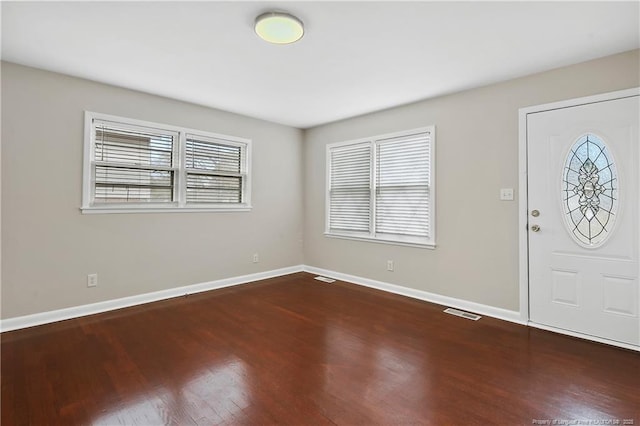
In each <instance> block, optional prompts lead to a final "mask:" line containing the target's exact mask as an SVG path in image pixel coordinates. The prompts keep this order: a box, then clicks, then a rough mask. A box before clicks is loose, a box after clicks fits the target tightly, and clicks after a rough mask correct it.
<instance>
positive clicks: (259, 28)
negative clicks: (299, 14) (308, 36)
mask: <svg viewBox="0 0 640 426" xmlns="http://www.w3.org/2000/svg"><path fill="white" fill-rule="evenodd" d="M255 30H256V34H258V36H260V38H261V39H263V40H265V41H268V42H269V43H274V44H289V43H294V42H296V41H298V40H300V39H301V38H302V36H303V35H304V27H303V25H302V21H301V20H299V19H298V18H296V17H295V16H293V15H290V14H288V13H284V12H267V13H263V14H262V15H260V16H258V17H257V18H256V24H255Z"/></svg>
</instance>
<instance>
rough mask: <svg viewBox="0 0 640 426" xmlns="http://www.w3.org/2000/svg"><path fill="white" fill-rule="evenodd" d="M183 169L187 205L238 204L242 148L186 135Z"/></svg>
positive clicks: (221, 141) (240, 187)
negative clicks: (184, 171) (185, 179)
mask: <svg viewBox="0 0 640 426" xmlns="http://www.w3.org/2000/svg"><path fill="white" fill-rule="evenodd" d="M185 167H186V172H187V195H186V201H187V203H198V204H201V203H213V204H228V203H242V187H243V179H244V174H243V170H242V167H243V150H242V146H238V145H235V144H232V143H230V142H229V141H224V140H209V139H205V138H201V137H198V136H194V135H187V141H186V147H185Z"/></svg>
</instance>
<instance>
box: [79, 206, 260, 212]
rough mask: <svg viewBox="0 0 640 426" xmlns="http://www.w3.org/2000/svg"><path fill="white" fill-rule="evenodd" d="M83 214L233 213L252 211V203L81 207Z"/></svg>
mask: <svg viewBox="0 0 640 426" xmlns="http://www.w3.org/2000/svg"><path fill="white" fill-rule="evenodd" d="M80 211H82V214H114V213H207V212H209V213H210V212H218V213H225V212H227V213H233V212H248V211H251V206H250V205H244V204H242V205H234V207H220V208H216V207H212V206H206V207H173V206H172V207H153V208H149V207H147V208H132V207H131V206H128V207H108V206H107V207H81V208H80Z"/></svg>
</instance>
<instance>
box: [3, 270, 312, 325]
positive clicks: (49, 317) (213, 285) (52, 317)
mask: <svg viewBox="0 0 640 426" xmlns="http://www.w3.org/2000/svg"><path fill="white" fill-rule="evenodd" d="M303 270H304V267H303V265H297V266H290V267H288V268H281V269H274V270H271V271H265V272H257V273H255V274H249V275H241V276H238V277H232V278H224V279H220V280H215V281H209V282H204V283H199V284H192V285H187V286H184V287H175V288H170V289H166V290H160V291H154V292H153V293H145V294H138V295H135V296H129V297H123V298H121V299H114V300H106V301H104V302H97V303H91V304H88V305H81V306H74V307H71V308H64V309H58V310H55V311H48V312H41V313H37V314H32V315H24V316H20V317H14V318H7V319H4V320H0V332H5V331H11V330H18V329H21V328H26V327H33V326H35V325H41V324H47V323H51V322H56V321H62V320H67V319H71V318H78V317H83V316H86V315H93V314H98V313H101V312H107V311H112V310H114V309H121V308H127V307H130V306H136V305H142V304H145V303H150V302H156V301H159V300H165V299H170V298H172V297H179V296H185V295H188V294H194V293H201V292H204V291H209V290H216V289H220V288H224V287H231V286H236V285H241V284H246V283H250V282H253V281H259V280H265V279H267V278H274V277H280V276H282V275H288V274H293V273H296V272H302V271H303Z"/></svg>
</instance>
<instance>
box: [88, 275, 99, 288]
mask: <svg viewBox="0 0 640 426" xmlns="http://www.w3.org/2000/svg"><path fill="white" fill-rule="evenodd" d="M97 286H98V274H89V275H87V287H97Z"/></svg>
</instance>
